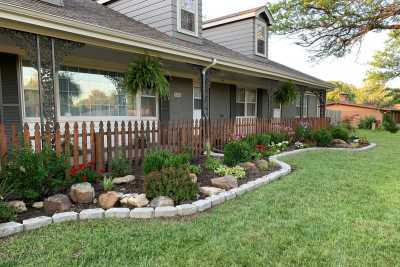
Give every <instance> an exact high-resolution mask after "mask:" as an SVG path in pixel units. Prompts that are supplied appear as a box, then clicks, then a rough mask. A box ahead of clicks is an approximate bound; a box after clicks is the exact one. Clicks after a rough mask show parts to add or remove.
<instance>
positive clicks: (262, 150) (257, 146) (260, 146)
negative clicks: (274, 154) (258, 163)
mask: <svg viewBox="0 0 400 267" xmlns="http://www.w3.org/2000/svg"><path fill="white" fill-rule="evenodd" d="M256 149H257V151H258V152H260V153H263V152H264V151H265V145H256Z"/></svg>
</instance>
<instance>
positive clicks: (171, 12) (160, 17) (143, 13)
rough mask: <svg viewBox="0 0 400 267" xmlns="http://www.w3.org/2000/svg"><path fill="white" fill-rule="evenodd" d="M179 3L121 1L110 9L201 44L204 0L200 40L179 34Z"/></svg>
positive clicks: (200, 9) (168, 1)
mask: <svg viewBox="0 0 400 267" xmlns="http://www.w3.org/2000/svg"><path fill="white" fill-rule="evenodd" d="M177 3H178V2H177V0H119V1H116V2H114V3H112V4H110V5H108V7H109V8H111V9H113V10H115V11H118V12H120V13H122V14H124V15H126V16H128V17H131V18H133V19H135V20H137V21H140V22H142V23H144V24H147V25H149V26H150V27H153V28H156V29H157V30H159V31H161V32H163V33H166V34H168V35H170V36H174V37H176V38H179V39H184V40H186V41H191V42H197V43H199V42H201V39H200V38H201V36H202V0H198V5H199V7H198V33H199V35H198V37H200V38H198V37H195V36H191V35H187V34H184V33H180V32H178V30H177V25H178V21H177V18H178V9H177Z"/></svg>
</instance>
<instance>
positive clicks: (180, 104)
mask: <svg viewBox="0 0 400 267" xmlns="http://www.w3.org/2000/svg"><path fill="white" fill-rule="evenodd" d="M169 101H170V103H169V112H170V116H169V119H170V120H172V121H175V120H191V119H193V81H192V80H191V79H185V78H176V77H173V78H171V81H170V98H169Z"/></svg>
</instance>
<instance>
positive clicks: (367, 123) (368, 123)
mask: <svg viewBox="0 0 400 267" xmlns="http://www.w3.org/2000/svg"><path fill="white" fill-rule="evenodd" d="M373 123H376V119H375V117H374V116H369V117H365V118H363V119H361V120H360V123H359V124H358V128H360V129H369V130H370V129H372V124H373Z"/></svg>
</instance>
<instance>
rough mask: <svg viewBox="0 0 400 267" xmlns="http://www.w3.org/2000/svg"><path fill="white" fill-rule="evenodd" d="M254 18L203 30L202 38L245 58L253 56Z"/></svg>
mask: <svg viewBox="0 0 400 267" xmlns="http://www.w3.org/2000/svg"><path fill="white" fill-rule="evenodd" d="M254 27H255V26H254V18H250V19H246V20H242V21H237V22H234V23H229V24H225V25H221V26H217V27H214V28H209V29H206V30H203V36H204V37H205V38H207V39H209V40H211V41H214V42H216V43H218V44H220V45H223V46H225V47H228V48H230V49H232V50H234V51H236V52H239V53H242V54H244V55H247V56H253V55H254V51H255V50H254V49H255V36H254V29H255V28H254Z"/></svg>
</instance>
